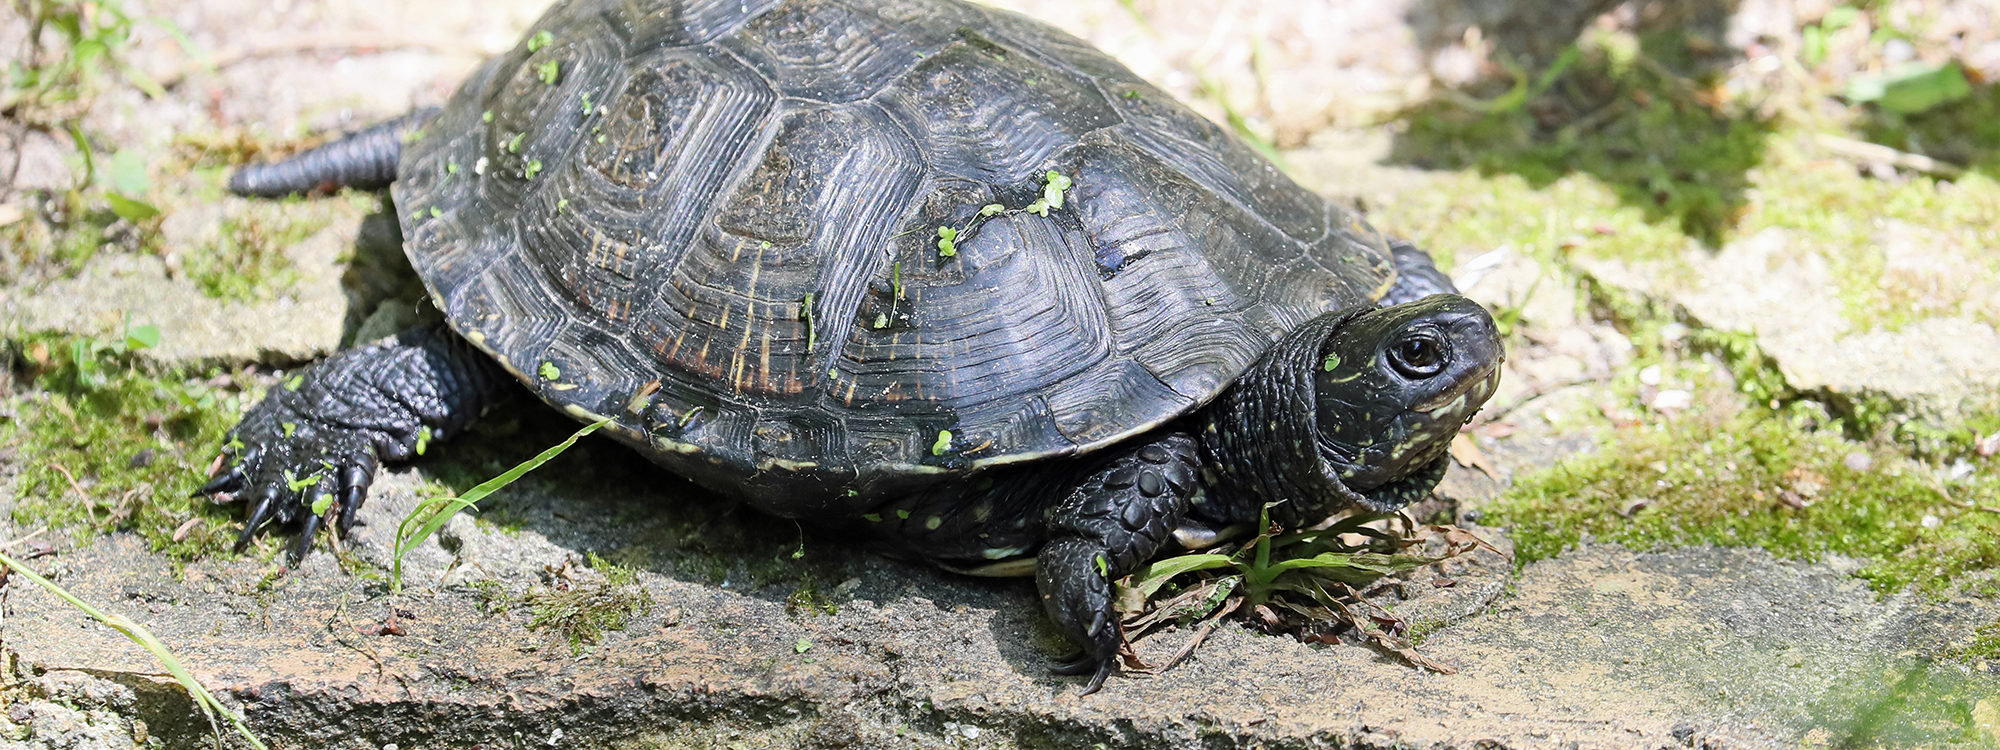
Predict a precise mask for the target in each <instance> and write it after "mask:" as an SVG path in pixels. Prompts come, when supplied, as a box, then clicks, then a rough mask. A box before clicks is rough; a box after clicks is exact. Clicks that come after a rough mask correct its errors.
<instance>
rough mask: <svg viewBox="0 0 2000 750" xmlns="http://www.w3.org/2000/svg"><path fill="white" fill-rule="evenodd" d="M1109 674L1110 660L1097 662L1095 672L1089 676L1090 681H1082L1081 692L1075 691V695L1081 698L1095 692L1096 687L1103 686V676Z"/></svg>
mask: <svg viewBox="0 0 2000 750" xmlns="http://www.w3.org/2000/svg"><path fill="white" fill-rule="evenodd" d="M1109 676H1111V660H1110V659H1105V660H1104V661H1102V662H1098V664H1097V672H1096V673H1095V674H1092V675H1091V676H1090V682H1087V683H1084V685H1083V692H1081V693H1077V694H1076V695H1077V697H1079V698H1081V697H1083V696H1086V695H1089V694H1091V693H1095V692H1097V691H1098V689H1100V688H1102V687H1104V678H1106V677H1109Z"/></svg>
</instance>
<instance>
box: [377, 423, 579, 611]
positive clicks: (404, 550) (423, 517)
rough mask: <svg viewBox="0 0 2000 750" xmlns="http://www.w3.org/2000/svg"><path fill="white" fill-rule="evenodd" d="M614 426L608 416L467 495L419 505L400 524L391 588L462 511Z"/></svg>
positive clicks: (398, 587)
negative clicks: (411, 557)
mask: <svg viewBox="0 0 2000 750" xmlns="http://www.w3.org/2000/svg"><path fill="white" fill-rule="evenodd" d="M610 423H611V418H610V417H605V418H604V419H600V420H598V421H596V422H592V423H590V424H587V425H584V427H583V429H580V430H577V431H576V432H575V433H573V434H571V435H570V436H569V438H568V439H567V440H564V441H562V442H560V443H557V444H555V445H553V446H550V447H549V449H548V450H545V451H542V452H541V454H540V455H537V456H535V457H534V458H530V459H528V460H526V461H522V462H521V463H520V465H518V466H515V467H514V468H512V469H508V470H507V471H505V472H503V473H502V474H500V476H497V477H494V478H492V479H488V480H486V481H484V482H480V483H479V486H477V487H474V488H472V489H470V490H467V491H466V493H465V494H463V495H460V496H458V497H450V498H446V497H434V498H430V499H427V500H425V501H423V502H421V503H418V504H417V507H416V509H415V510H412V511H410V514H409V515H407V516H404V517H403V522H402V523H400V524H397V525H396V549H395V561H394V563H393V564H392V566H391V567H390V570H389V587H390V589H392V590H394V591H402V590H403V557H404V556H405V555H408V554H409V553H410V550H413V549H416V548H417V545H420V544H423V543H424V540H426V539H429V538H431V535H432V534H436V533H437V530H438V529H441V528H444V524H445V522H446V521H449V520H451V517H452V516H455V515H458V512H459V511H462V510H468V509H472V508H473V506H474V505H475V504H477V503H478V502H479V501H480V500H484V499H486V496H487V495H491V494H493V493H494V492H497V491H499V490H500V488H502V487H506V486H507V485H510V484H513V483H514V481H515V480H517V479H520V478H521V477H522V476H525V475H526V474H527V473H528V472H531V471H534V470H535V469H538V468H541V466H542V464H545V463H548V462H549V461H551V460H554V459H555V457H556V456H560V455H562V452H563V451H566V450H569V447H570V446H572V445H576V441H578V440H581V439H583V436H585V435H588V434H590V433H593V432H596V431H597V428H599V427H603V426H605V425H607V424H610Z"/></svg>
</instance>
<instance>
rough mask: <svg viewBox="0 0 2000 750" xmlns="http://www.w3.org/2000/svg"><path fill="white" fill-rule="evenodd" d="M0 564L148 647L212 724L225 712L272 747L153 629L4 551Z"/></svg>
mask: <svg viewBox="0 0 2000 750" xmlns="http://www.w3.org/2000/svg"><path fill="white" fill-rule="evenodd" d="M0 564H4V565H6V566H7V567H8V568H10V569H12V570H13V571H14V573H15V574H17V575H19V576H21V577H22V578H26V579H28V580H29V581H31V582H33V583H34V584H35V585H37V586H40V587H42V589H43V590H46V591H48V592H49V593H51V594H55V595H56V598H58V599H61V600H63V601H65V602H68V603H69V605H70V606H72V607H75V608H76V609H77V610H78V611H80V612H82V613H84V614H86V615H89V616H90V617H91V619H94V620H96V621H98V622H100V623H103V624H104V625H105V627H109V628H111V629H112V630H116V631H118V632H119V633H121V634H123V635H124V636H125V637H126V638H127V639H129V640H131V641H132V642H133V643H136V644H138V645H139V647H140V648H143V649H146V651H147V652H148V653H151V654H152V655H153V658H155V659H158V660H159V662H160V665H161V666H164V667H166V668H167V673H168V674H171V675H173V676H174V680H176V681H178V682H180V684H181V687H183V688H186V689H187V691H188V697H190V698H193V699H194V704H195V705H196V706H199V707H200V708H201V712H202V713H203V714H206V715H207V716H208V721H209V723H210V724H213V723H214V722H215V715H216V714H218V713H219V714H222V717H223V718H225V719H228V720H229V723H230V725H232V726H234V727H236V732H237V733H238V734H241V735H243V739H244V740H245V741H248V742H249V743H250V746H251V747H255V748H257V749H258V750H268V746H266V745H265V744H264V741H263V740H260V739H258V738H257V735H256V734H255V733H252V732H251V731H250V727H248V726H246V725H244V723H243V717H241V716H238V715H237V714H236V712H235V711H231V710H229V707H227V706H224V705H222V701H219V700H216V698H215V694H214V693H210V692H208V688H205V687H202V685H201V682H200V681H199V680H196V679H195V678H194V673H192V672H189V671H188V670H187V667H185V666H182V665H181V661H180V659H177V658H174V654H173V652H172V651H168V650H167V646H166V644H164V643H161V642H160V639H159V638H156V637H154V636H153V633H152V631H149V630H147V629H146V628H144V627H142V626H140V625H139V623H136V622H133V621H131V620H129V619H126V618H125V617H124V616H123V615H117V614H112V613H108V612H105V611H103V610H100V609H98V608H96V607H93V606H90V603H89V602H86V601H84V600H83V599H81V598H79V597H77V596H76V595H75V594H71V593H70V592H69V591H67V590H65V589H64V588H63V587H61V586H58V585H56V584H55V582H54V581H50V580H49V579H47V578H43V577H41V576H40V575H39V574H37V573H35V571H33V570H29V569H28V566H26V565H23V564H21V562H20V561H18V560H15V559H14V558H12V557H9V556H7V555H6V554H5V553H0Z"/></svg>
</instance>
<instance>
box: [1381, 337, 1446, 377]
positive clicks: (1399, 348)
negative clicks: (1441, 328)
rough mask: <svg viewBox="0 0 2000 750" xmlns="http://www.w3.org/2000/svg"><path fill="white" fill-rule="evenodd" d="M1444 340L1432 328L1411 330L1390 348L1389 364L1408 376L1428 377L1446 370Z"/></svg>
mask: <svg viewBox="0 0 2000 750" xmlns="http://www.w3.org/2000/svg"><path fill="white" fill-rule="evenodd" d="M1444 360H1445V350H1444V342H1443V341H1439V340H1438V337H1437V333H1436V332H1434V331H1430V330H1416V331H1411V332H1409V334H1408V335H1405V336H1404V337H1403V340H1401V341H1398V342H1396V344H1395V346H1392V347H1390V348H1389V364H1391V365H1393V366H1395V368H1396V371H1397V372H1400V373H1402V374H1403V375H1405V376H1407V377H1412V378H1428V377H1430V376H1432V375H1436V374H1438V373H1439V372H1442V371H1443V370H1444Z"/></svg>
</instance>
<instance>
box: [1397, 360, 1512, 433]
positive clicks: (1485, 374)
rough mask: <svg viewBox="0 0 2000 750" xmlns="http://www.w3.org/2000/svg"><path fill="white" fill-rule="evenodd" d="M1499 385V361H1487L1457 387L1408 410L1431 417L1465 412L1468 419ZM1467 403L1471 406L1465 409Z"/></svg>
mask: <svg viewBox="0 0 2000 750" xmlns="http://www.w3.org/2000/svg"><path fill="white" fill-rule="evenodd" d="M1499 387H1500V363H1499V362H1489V363H1487V365H1486V367H1485V368H1484V369H1483V370H1482V371H1481V372H1479V373H1478V374H1476V375H1473V376H1472V377H1468V378H1466V379H1465V381H1464V383H1463V384H1461V385H1460V386H1459V387H1457V388H1452V389H1449V390H1446V391H1445V392H1443V393H1440V394H1438V395H1436V396H1432V397H1431V398H1430V399H1429V400H1427V401H1424V402H1423V403H1420V404H1417V405H1415V406H1412V407H1410V410H1411V411H1414V412H1417V413H1419V414H1426V415H1430V416H1432V417H1433V418H1435V417H1436V416H1437V415H1438V414H1440V413H1443V414H1456V413H1459V412H1465V417H1466V418H1467V419H1470V418H1471V417H1472V415H1473V414H1474V413H1477V412H1478V411H1479V409H1478V407H1479V406H1480V405H1482V404H1485V403H1486V399H1488V398H1491V397H1492V396H1493V392H1494V391H1495V390H1498V389H1499ZM1468 405H1469V406H1471V407H1472V408H1471V409H1467V408H1466V407H1467V406H1468Z"/></svg>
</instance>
